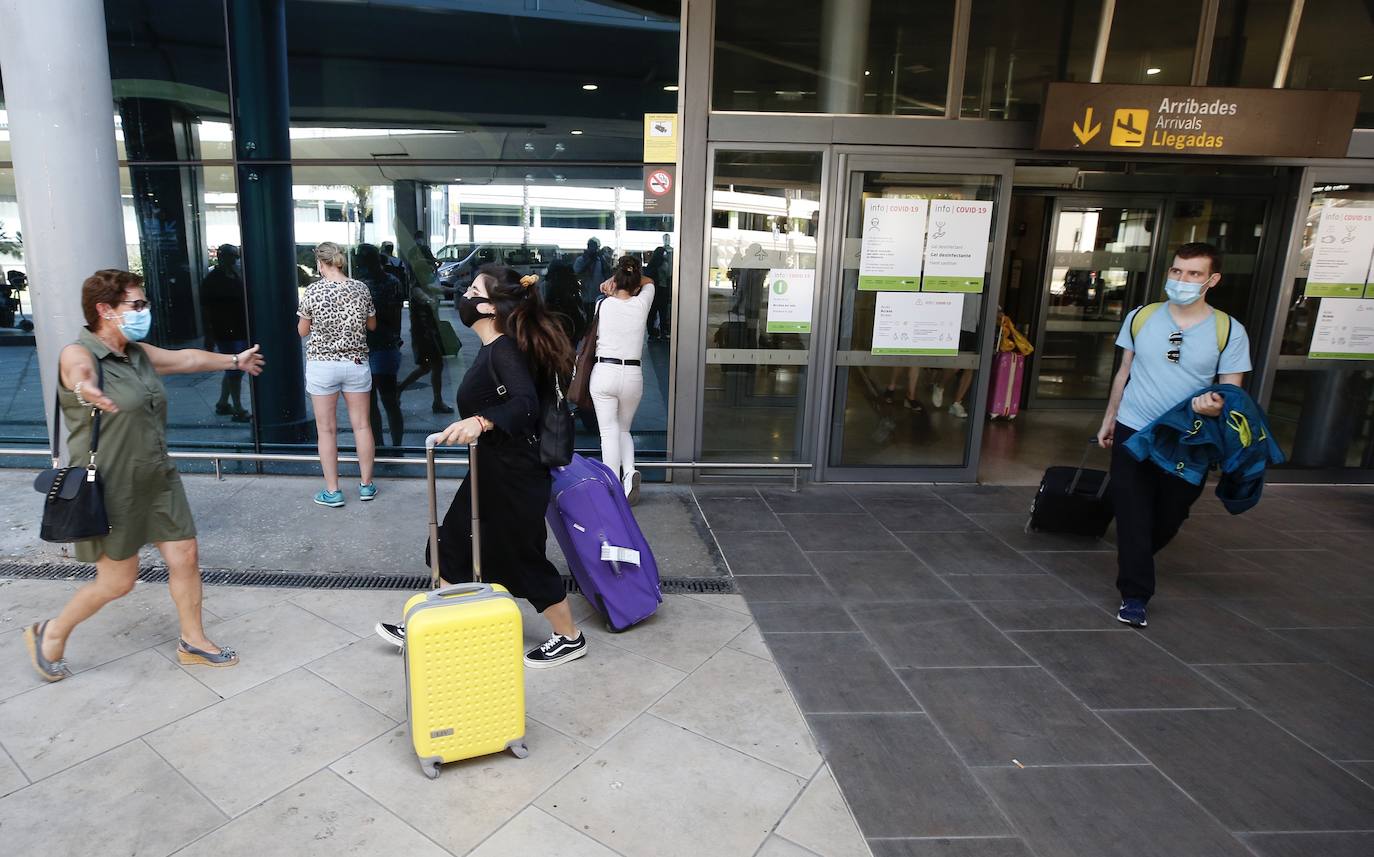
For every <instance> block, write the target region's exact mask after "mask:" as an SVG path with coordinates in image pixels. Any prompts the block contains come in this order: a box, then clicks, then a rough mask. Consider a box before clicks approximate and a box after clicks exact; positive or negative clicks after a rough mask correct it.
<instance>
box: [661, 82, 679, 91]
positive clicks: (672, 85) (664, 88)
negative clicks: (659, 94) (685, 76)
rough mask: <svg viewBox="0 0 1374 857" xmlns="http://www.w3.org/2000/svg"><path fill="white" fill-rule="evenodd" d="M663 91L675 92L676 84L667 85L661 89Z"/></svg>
mask: <svg viewBox="0 0 1374 857" xmlns="http://www.w3.org/2000/svg"><path fill="white" fill-rule="evenodd" d="M663 91H664V92H677V84H676V83H670V84H668V85H667V86H665V87H663Z"/></svg>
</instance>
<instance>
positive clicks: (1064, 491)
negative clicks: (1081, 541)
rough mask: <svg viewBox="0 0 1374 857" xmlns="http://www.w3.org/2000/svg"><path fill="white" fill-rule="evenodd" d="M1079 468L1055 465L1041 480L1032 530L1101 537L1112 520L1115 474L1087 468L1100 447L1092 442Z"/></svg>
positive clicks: (1029, 525)
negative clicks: (1109, 488) (1110, 490)
mask: <svg viewBox="0 0 1374 857" xmlns="http://www.w3.org/2000/svg"><path fill="white" fill-rule="evenodd" d="M1089 444H1090V445H1089V447H1088V448H1087V449H1086V450H1085V451H1084V452H1083V460H1082V461H1080V462H1078V466H1077V467H1051V468H1050V469H1048V470H1046V471H1045V475H1044V477H1043V478H1041V480H1040V490H1039V491H1037V492H1036V494H1035V501H1034V502H1033V503H1032V504H1031V513H1030V520H1029V521H1027V522H1026V532H1028V533H1065V534H1069V535H1077V536H1091V537H1093V538H1101V537H1102V534H1103V533H1105V532H1107V525H1108V524H1110V523H1111V522H1112V497H1111V494H1109V493H1108V492H1107V485H1108V483H1109V482H1110V481H1111V477H1110V476H1109V475H1108V473H1107V471H1105V470H1090V469H1088V468H1086V467H1084V465H1085V464H1087V463H1088V456H1089V455H1090V454H1091V453H1092V451H1093V448H1094V447H1096V446H1097V438H1093V439H1092V440H1091V441H1089Z"/></svg>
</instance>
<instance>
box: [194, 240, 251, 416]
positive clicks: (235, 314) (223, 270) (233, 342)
mask: <svg viewBox="0 0 1374 857" xmlns="http://www.w3.org/2000/svg"><path fill="white" fill-rule="evenodd" d="M200 316H201V329H202V330H204V331H205V349H206V350H207V351H218V352H219V353H220V354H239V353H241V352H243V351H245V350H246V349H247V348H248V296H247V294H246V292H245V291H244V287H243V276H242V274H241V272H240V267H239V248H237V247H235V246H234V245H232V244H221V245H220V246H219V248H218V249H217V250H216V251H215V267H214V268H212V269H211V270H210V273H208V274H206V275H205V279H203V280H201V282H200ZM215 413H217V414H219V415H220V416H227V417H229V418H230V419H231V420H233V421H234V422H236V423H246V422H248V421H249V420H251V419H252V417H251V416H250V415H249V413H248V411H247V410H245V409H244V407H243V372H242V371H240V370H237V369H229V370H227V371H226V372H225V373H224V375H223V376H222V377H221V378H220V382H219V401H218V402H216V403H215Z"/></svg>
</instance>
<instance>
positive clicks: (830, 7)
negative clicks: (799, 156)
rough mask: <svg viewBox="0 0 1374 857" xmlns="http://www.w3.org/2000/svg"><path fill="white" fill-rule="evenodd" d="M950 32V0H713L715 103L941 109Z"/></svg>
mask: <svg viewBox="0 0 1374 857" xmlns="http://www.w3.org/2000/svg"><path fill="white" fill-rule="evenodd" d="M784 22H785V25H784ZM953 33H954V0H798V2H795V3H791V4H788V5H787V6H786V7H785V9H784V8H780V7H779V6H778V5H777V4H776V3H770V2H767V0H738V2H729V3H726V2H721V3H717V4H716V33H715V69H714V80H713V83H712V106H713V107H714V108H715V109H716V110H748V111H768V112H782V113H876V114H884V115H891V116H943V115H944V113H945V102H946V100H947V98H948V92H947V90H948V86H949V61H950V56H951V55H952V52H953V51H952V42H953Z"/></svg>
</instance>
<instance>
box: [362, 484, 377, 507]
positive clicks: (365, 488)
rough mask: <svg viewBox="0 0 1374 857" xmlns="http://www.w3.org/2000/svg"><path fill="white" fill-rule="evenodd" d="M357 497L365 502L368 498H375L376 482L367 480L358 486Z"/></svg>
mask: <svg viewBox="0 0 1374 857" xmlns="http://www.w3.org/2000/svg"><path fill="white" fill-rule="evenodd" d="M358 499H359V500H362V501H363V502H364V503H366V502H367V501H368V500H375V499H377V483H376V482H368V483H365V484H361V485H359V486H358Z"/></svg>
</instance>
